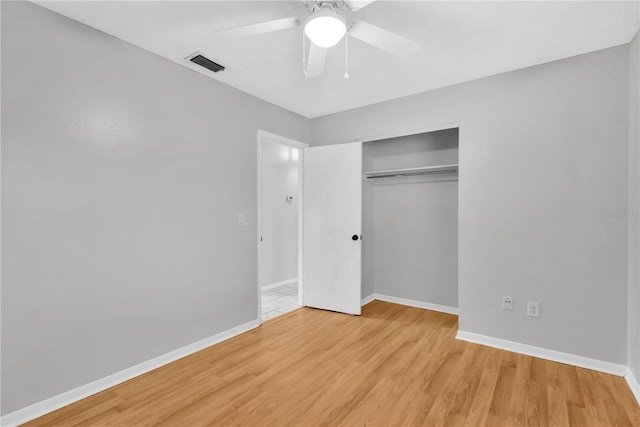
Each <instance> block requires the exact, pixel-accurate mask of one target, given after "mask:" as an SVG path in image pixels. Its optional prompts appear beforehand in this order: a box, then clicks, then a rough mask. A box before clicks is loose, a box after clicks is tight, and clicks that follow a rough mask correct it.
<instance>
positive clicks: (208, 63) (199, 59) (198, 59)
mask: <svg viewBox="0 0 640 427" xmlns="http://www.w3.org/2000/svg"><path fill="white" fill-rule="evenodd" d="M189 61H191V62H195V63H196V64H198V65H200V66H201V67H204V68H206V69H207V70H211V71H213V72H214V73H217V72H218V71H223V70H224V67H223V66H222V65H220V64H216V63H215V62H213V61H212V60H210V59H209V58H205V57H204V56H202V55H195V56H194V57H193V58H191V59H189Z"/></svg>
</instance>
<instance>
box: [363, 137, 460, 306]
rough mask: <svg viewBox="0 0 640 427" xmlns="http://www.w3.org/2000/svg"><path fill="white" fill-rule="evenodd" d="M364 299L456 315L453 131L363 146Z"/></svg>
mask: <svg viewBox="0 0 640 427" xmlns="http://www.w3.org/2000/svg"><path fill="white" fill-rule="evenodd" d="M362 170H363V174H362V177H363V185H362V218H363V223H362V231H363V233H362V234H363V240H362V297H363V298H365V299H366V298H367V297H370V296H372V295H375V297H376V298H378V299H382V300H389V301H394V300H396V301H397V302H402V303H405V304H409V305H416V306H421V307H425V308H434V309H441V310H443V311H449V312H456V311H457V307H458V129H457V128H454V129H446V130H440V131H435V132H427V133H421V134H416V135H409V136H403V137H399V138H391V139H384V140H377V141H371V142H366V143H364V144H363V147H362Z"/></svg>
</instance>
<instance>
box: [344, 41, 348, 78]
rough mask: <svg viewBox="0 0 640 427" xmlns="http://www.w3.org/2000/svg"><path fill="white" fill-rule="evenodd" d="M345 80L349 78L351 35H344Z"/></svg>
mask: <svg viewBox="0 0 640 427" xmlns="http://www.w3.org/2000/svg"><path fill="white" fill-rule="evenodd" d="M344 78H345V79H348V78H349V34H348V33H347V34H345V35H344Z"/></svg>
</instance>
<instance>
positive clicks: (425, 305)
mask: <svg viewBox="0 0 640 427" xmlns="http://www.w3.org/2000/svg"><path fill="white" fill-rule="evenodd" d="M373 300H378V301H385V302H391V303H394V304H400V305H406V306H409V307H416V308H422V309H425V310H432V311H439V312H441V313H447V314H455V315H456V316H457V315H458V307H450V306H448V305H441V304H433V303H430V302H424V301H418V300H414V299H408V298H399V297H393V296H391V295H384V294H371V295H369V296H368V297H365V298H363V299H362V300H361V301H360V303H361V304H362V305H365V304H369V303H370V302H371V301H373Z"/></svg>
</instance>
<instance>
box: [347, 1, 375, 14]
mask: <svg viewBox="0 0 640 427" xmlns="http://www.w3.org/2000/svg"><path fill="white" fill-rule="evenodd" d="M374 1H376V0H344V2H345V3H346V5H347V7H348V8H349V9H351V10H353V11H354V12H355V11H356V10H359V9H362V8H363V7H366V6H369V5H370V4H371V3H373V2H374Z"/></svg>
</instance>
